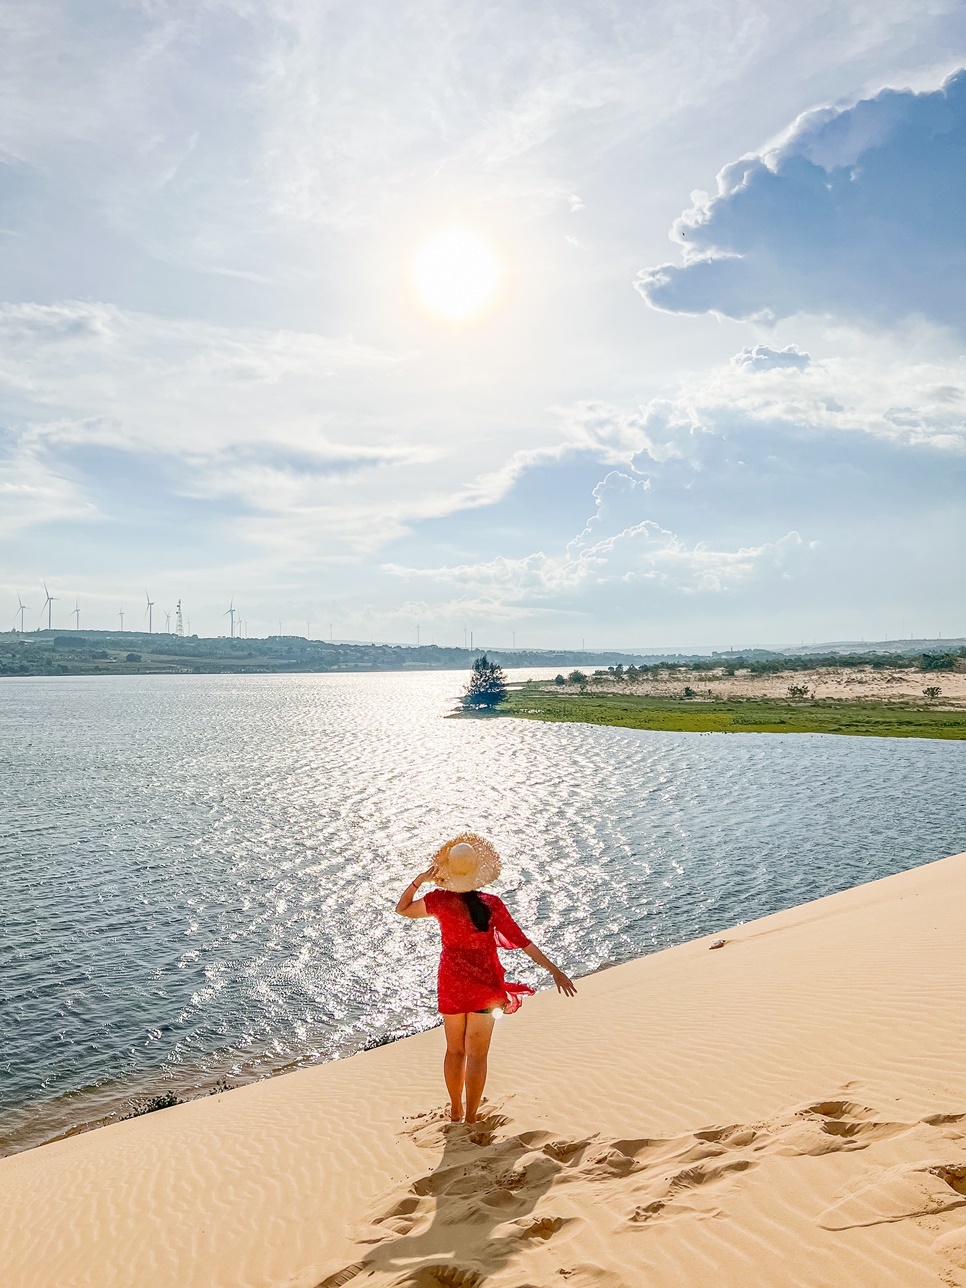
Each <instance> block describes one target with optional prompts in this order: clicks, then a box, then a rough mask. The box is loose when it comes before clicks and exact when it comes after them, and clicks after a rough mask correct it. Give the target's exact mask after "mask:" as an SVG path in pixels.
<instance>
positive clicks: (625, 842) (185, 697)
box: [0, 673, 966, 1152]
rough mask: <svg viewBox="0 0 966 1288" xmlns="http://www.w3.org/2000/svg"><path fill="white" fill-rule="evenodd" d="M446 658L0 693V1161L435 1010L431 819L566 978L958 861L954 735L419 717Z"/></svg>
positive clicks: (44, 685) (429, 1019) (965, 835)
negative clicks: (398, 905)
mask: <svg viewBox="0 0 966 1288" xmlns="http://www.w3.org/2000/svg"><path fill="white" fill-rule="evenodd" d="M463 678H464V677H463V676H462V675H459V674H454V673H419V674H398V675H397V674H385V673H381V674H368V675H294V676H243V677H238V676H138V677H135V676H131V677H117V678H113V679H112V678H109V677H104V678H90V679H86V678H62V679H61V678H44V679H30V680H27V679H24V680H8V681H3V682H0V907H2V916H3V938H2V943H0V1152H5V1151H10V1150H13V1149H19V1148H24V1147H25V1146H27V1145H29V1144H35V1143H37V1142H39V1141H41V1140H44V1139H48V1138H50V1137H51V1136H52V1135H54V1134H55V1133H57V1132H60V1131H63V1130H65V1129H68V1128H69V1127H71V1126H72V1125H74V1124H78V1123H82V1122H90V1121H93V1120H98V1119H101V1118H104V1117H106V1116H109V1115H110V1114H112V1113H114V1114H116V1113H118V1112H123V1111H124V1106H125V1105H126V1104H129V1102H130V1099H131V1097H132V1096H133V1095H137V1094H140V1095H145V1094H147V1095H156V1094H159V1092H161V1091H164V1090H167V1089H169V1088H171V1089H174V1090H175V1091H178V1092H182V1091H184V1090H185V1089H187V1088H195V1089H203V1088H206V1087H210V1086H211V1085H213V1084H214V1083H215V1082H216V1081H217V1080H218V1079H220V1078H226V1079H227V1081H228V1083H229V1085H231V1084H233V1083H237V1082H240V1081H245V1080H249V1079H251V1078H253V1077H256V1076H261V1075H262V1074H264V1073H265V1072H268V1071H270V1070H273V1069H277V1068H281V1067H286V1066H289V1065H291V1064H297V1063H300V1062H306V1061H312V1060H325V1059H332V1058H335V1057H340V1056H345V1055H349V1054H351V1053H352V1052H354V1051H356V1050H358V1049H359V1048H360V1047H362V1046H364V1045H365V1044H366V1043H367V1042H371V1041H373V1040H377V1039H378V1038H380V1037H381V1036H385V1035H388V1034H397V1033H405V1032H411V1031H415V1030H417V1029H420V1028H425V1027H427V1026H429V1025H431V1024H433V1023H434V1022H436V1014H435V1009H434V977H435V963H436V953H437V942H438V941H437V932H436V929H435V927H434V926H430V925H428V924H427V923H414V922H406V921H404V920H402V919H401V918H398V917H396V916H395V915H394V913H393V906H394V904H395V901H396V899H397V897H398V895H399V893H400V892H401V890H402V888H403V886H405V885H406V884H407V882H408V881H409V880H410V879H411V877H412V876H413V875H414V874H415V873H416V872H417V871H419V870H420V868H422V867H425V866H426V863H427V860H428V858H429V856H430V854H431V853H432V851H433V850H434V849H435V848H436V847H437V845H438V844H439V842H440V841H441V840H443V839H445V838H446V836H447V835H448V834H452V833H454V832H456V831H461V830H464V829H472V830H477V831H480V832H483V833H485V834H486V835H488V836H490V837H491V838H492V839H493V840H494V842H495V843H496V844H497V846H498V848H499V849H500V850H501V852H502V853H503V855H504V864H505V867H504V878H503V880H502V881H501V883H500V884H499V886H498V887H497V890H498V892H499V893H500V894H502V895H503V896H504V898H506V900H507V902H508V903H509V904H510V906H511V908H512V910H513V912H514V914H515V915H516V917H517V919H518V920H519V921H520V922H521V923H522V924H523V925H524V926H525V927H526V928H528V929H529V931H530V933H531V934H532V935H533V936H534V938H535V940H536V941H537V943H538V944H540V945H541V946H542V947H543V948H544V949H545V950H546V951H547V952H548V953H549V954H550V955H551V956H552V957H554V958H556V959H557V960H558V961H559V962H560V964H561V965H562V966H563V967H564V968H565V969H567V970H569V971H571V972H573V973H574V974H577V975H580V974H585V973H587V972H589V971H593V970H595V969H598V968H600V967H601V966H602V965H604V964H606V963H610V962H617V961H624V960H627V959H628V958H632V957H637V956H640V955H642V954H644V953H649V952H653V951H654V950H656V949H659V948H663V947H665V946H667V945H669V944H674V943H678V942H680V941H682V940H685V939H689V938H692V937H694V936H696V935H700V934H705V933H708V932H711V931H715V930H717V929H719V928H724V927H727V926H729V925H733V924H735V923H737V922H741V921H747V920H750V919H751V918H754V917H758V916H761V915H763V914H765V913H769V912H773V911H776V910H778V909H780V908H785V907H789V906H791V905H793V904H797V903H801V902H802V901H803V900H806V899H813V898H816V897H817V896H819V895H824V894H828V893H831V892H832V891H835V890H841V889H843V888H845V887H847V886H852V885H856V884H858V883H859V882H862V881H868V880H871V879H873V878H875V877H879V876H885V875H887V874H889V873H892V872H898V871H900V870H902V869H904V868H908V867H912V866H915V865H916V864H920V863H925V862H928V861H930V860H932V859H938V858H941V857H942V856H944V855H946V854H951V853H955V852H957V851H961V850H963V849H966V791H964V790H963V788H964V779H966V742H942V741H926V740H919V739H911V738H910V739H874V738H844V737H828V736H821V735H808V734H797V735H771V734H762V735H759V734H740V735H710V734H673V733H652V732H646V731H633V730H622V729H601V728H595V727H592V726H586V725H562V724H561V725H552V724H537V723H529V722H526V721H517V720H447V719H445V718H444V717H445V715H446V713H447V712H448V711H450V710H451V709H452V704H453V700H454V698H455V696H456V694H457V693H458V691H459V686H460V684H461V683H462V681H463ZM520 962H522V963H523V964H522V966H521V965H520V964H519V963H520ZM513 973H514V974H515V975H516V976H517V977H518V978H523V979H529V980H531V981H532V982H535V983H541V984H543V983H545V982H546V976H545V975H542V973H541V972H539V971H538V970H537V969H536V968H535V967H532V965H531V963H530V962H529V961H528V960H527V959H525V958H523V957H522V955H520V954H518V955H517V956H516V958H514V964H513Z"/></svg>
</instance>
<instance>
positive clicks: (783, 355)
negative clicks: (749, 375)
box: [731, 344, 812, 371]
mask: <svg viewBox="0 0 966 1288" xmlns="http://www.w3.org/2000/svg"><path fill="white" fill-rule="evenodd" d="M811 360H812V359H811V357H810V356H809V354H807V353H802V351H801V350H800V349H799V348H797V346H796V345H794V344H788V345H786V346H785V348H784V349H773V348H772V347H771V345H768V344H756V345H754V347H751V348H745V349H742V350H741V352H740V353H736V354H735V356H734V357H733V358H732V359H731V362H732V365H733V366H735V367H740V368H742V369H743V370H744V371H773V370H774V369H775V367H790V368H792V369H793V370H796V371H804V370H805V368H806V367H807V366H808V364H809V363H810V362H811Z"/></svg>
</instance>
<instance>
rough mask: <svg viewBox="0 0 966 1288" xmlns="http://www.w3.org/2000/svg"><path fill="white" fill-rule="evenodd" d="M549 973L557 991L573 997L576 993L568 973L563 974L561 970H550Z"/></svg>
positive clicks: (575, 987)
mask: <svg viewBox="0 0 966 1288" xmlns="http://www.w3.org/2000/svg"><path fill="white" fill-rule="evenodd" d="M550 974H551V975H552V977H553V982H554V983H555V984H556V985H557V992H558V993H563V994H564V995H565V996H566V997H574V996H575V995H576V993H577V986H576V984H575V983H574V982H573V980H572V979H571V978H570V977H569V976H568V975H565V974H564V973H563V971H562V970H552V971H551V972H550Z"/></svg>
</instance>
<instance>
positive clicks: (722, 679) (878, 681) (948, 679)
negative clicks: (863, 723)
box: [555, 666, 966, 711]
mask: <svg viewBox="0 0 966 1288" xmlns="http://www.w3.org/2000/svg"><path fill="white" fill-rule="evenodd" d="M684 685H689V686H690V687H691V688H693V689H694V691H695V692H696V693H697V694H700V695H702V696H706V695H708V694H709V692H710V694H711V695H713V696H714V697H715V698H719V699H731V698H774V699H777V700H784V699H786V698H787V697H788V688H789V685H796V686H801V685H805V686H806V687H807V688H808V691H809V695H810V696H811V697H813V698H818V699H822V700H825V699H828V698H834V699H837V700H838V701H840V702H912V703H921V702H922V701H923V698H924V693H923V690H924V688H926V687H927V686H928V687H936V688H938V689H939V691H940V696H939V697H937V698H930V699H929V702H930V705H932V706H934V707H936V708H939V709H948V710H951V711H958V710H960V709H961V708H962V706H963V705H964V704H966V669H964V670H961V671H914V670H911V669H905V668H903V669H900V670H896V671H880V670H874V669H873V668H872V667H856V668H855V669H854V670H853V669H851V668H845V667H834V666H827V667H818V668H816V669H815V670H813V671H778V672H775V673H773V674H765V675H757V674H754V673H752V672H751V671H747V670H739V671H737V672H736V673H735V674H734V675H727V674H726V673H725V671H724V670H723V669H722V670H720V671H688V670H680V671H667V672H663V673H660V674H658V675H654V676H648V678H647V679H643V680H634V681H633V682H631V681H627V680H625V681H623V682H622V683H617V682H615V681H604V682H602V683H599V684H597V683H595V684H594V685H593V686H592V689H591V691H592V692H594V693H621V694H628V693H630V694H634V695H636V696H638V697H645V698H668V697H679V696H680V694H681V691H682V689H683V687H684ZM555 691H556V692H557V694H558V696H560V695H561V694H564V695H566V694H568V693H569V692H572V690H569V689H558V690H555Z"/></svg>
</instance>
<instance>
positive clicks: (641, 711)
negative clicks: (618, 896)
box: [499, 687, 966, 738]
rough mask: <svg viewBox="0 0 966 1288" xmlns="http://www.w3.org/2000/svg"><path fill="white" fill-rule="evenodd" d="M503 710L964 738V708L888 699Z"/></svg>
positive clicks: (685, 726) (749, 728)
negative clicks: (947, 708)
mask: <svg viewBox="0 0 966 1288" xmlns="http://www.w3.org/2000/svg"><path fill="white" fill-rule="evenodd" d="M499 712H500V714H501V715H505V716H516V717H518V718H520V719H524V720H549V721H553V722H559V721H565V722H570V723H573V722H576V723H579V724H596V725H611V726H614V727H616V728H619V729H664V730H667V731H668V732H680V733H843V734H852V735H858V736H860V737H871V738H966V711H935V710H930V709H928V708H923V707H918V706H915V705H914V704H911V703H909V704H903V703H885V702H842V701H838V700H834V699H823V700H820V701H815V700H813V701H786V702H782V701H776V700H773V699H766V698H762V699H758V698H743V699H735V700H731V701H727V700H716V699H715V700H710V701H709V700H706V699H705V700H702V701H697V702H696V701H693V700H687V699H681V698H643V697H636V696H632V695H629V694H628V695H624V694H620V693H568V694H567V695H566V696H564V695H563V694H559V693H555V692H551V691H547V690H545V689H537V688H535V687H523V688H519V689H514V690H511V692H510V694H509V696H508V698H507V700H506V702H505V703H503V704H502V705H501V706H500V708H499Z"/></svg>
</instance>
